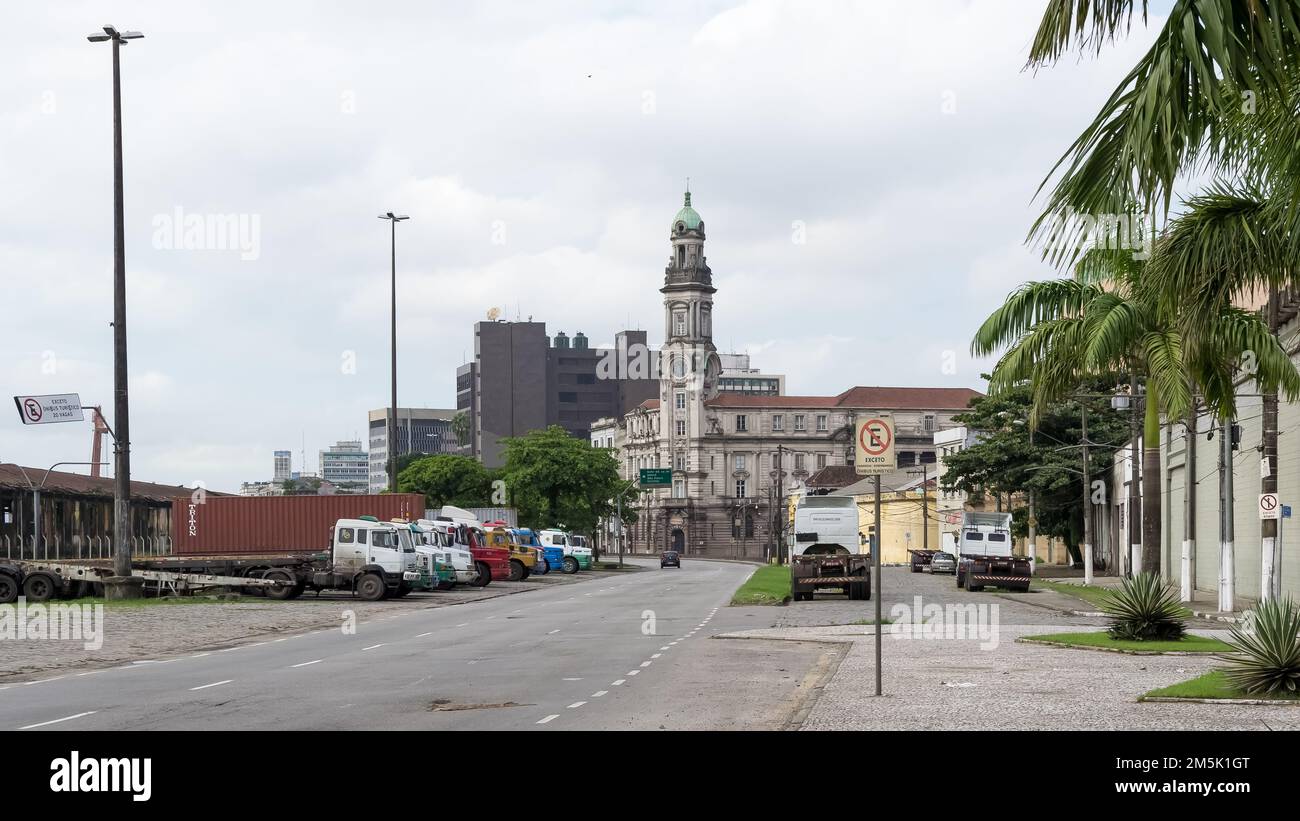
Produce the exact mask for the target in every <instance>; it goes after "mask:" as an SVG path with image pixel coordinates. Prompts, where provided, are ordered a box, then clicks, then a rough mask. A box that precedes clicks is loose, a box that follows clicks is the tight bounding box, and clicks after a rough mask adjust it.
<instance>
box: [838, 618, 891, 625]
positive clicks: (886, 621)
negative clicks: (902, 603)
mask: <svg viewBox="0 0 1300 821" xmlns="http://www.w3.org/2000/svg"><path fill="white" fill-rule="evenodd" d="M875 623H876V620H875V619H858V620H857V621H851V622H849V624H851V625H853V626H855V627H859V626H861V627H869V626H870V625H873V624H875ZM880 623H881V624H893V623H894V620H893V619H890V618H881V619H880Z"/></svg>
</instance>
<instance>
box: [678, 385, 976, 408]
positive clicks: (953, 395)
mask: <svg viewBox="0 0 1300 821" xmlns="http://www.w3.org/2000/svg"><path fill="white" fill-rule="evenodd" d="M980 396H983V394H981V393H980V392H979V391H977V390H972V389H971V388H884V387H863V386H858V387H854V388H849V389H848V390H846V391H844V392H843V393H841V394H839V395H838V396H755V395H753V394H746V393H720V394H718V395H717V396H716V397H715V398H713V399H710V400H709V401H708V402H707V403H706V404H708V405H710V406H713V407H724V408H865V409H870V410H963V409H965V408H967V407H969V406H970V402H971V400H972V399H976V398H978V397H980ZM654 401H655V403H656V406H657V405H658V400H654Z"/></svg>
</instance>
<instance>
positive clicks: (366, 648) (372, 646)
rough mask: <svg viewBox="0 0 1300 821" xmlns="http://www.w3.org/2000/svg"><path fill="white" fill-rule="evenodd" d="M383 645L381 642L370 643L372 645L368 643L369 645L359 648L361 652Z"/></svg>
mask: <svg viewBox="0 0 1300 821" xmlns="http://www.w3.org/2000/svg"><path fill="white" fill-rule="evenodd" d="M383 646H384V645H383V644H382V643H380V644H372V645H370V646H369V647H362V648H361V652H363V653H364V652H365V651H367V650H374V649H375V648H377V647H383Z"/></svg>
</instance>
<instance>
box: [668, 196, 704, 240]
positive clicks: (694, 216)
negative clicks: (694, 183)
mask: <svg viewBox="0 0 1300 821" xmlns="http://www.w3.org/2000/svg"><path fill="white" fill-rule="evenodd" d="M679 222H680V223H684V224H685V225H686V230H688V231H696V230H699V227H700V215H699V214H698V213H697V212H696V211H695V209H694V208H692V207H691V192H690V191H687V192H686V202H685V204H683V205H682V210H680V211H678V212H677V216H675V217H673V224H672V229H671V230H674V231H675V230H677V223H679Z"/></svg>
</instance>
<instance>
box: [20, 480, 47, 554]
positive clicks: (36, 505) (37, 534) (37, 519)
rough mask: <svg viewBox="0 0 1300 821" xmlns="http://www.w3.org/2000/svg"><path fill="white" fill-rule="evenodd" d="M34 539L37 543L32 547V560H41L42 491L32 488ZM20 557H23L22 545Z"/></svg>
mask: <svg viewBox="0 0 1300 821" xmlns="http://www.w3.org/2000/svg"><path fill="white" fill-rule="evenodd" d="M32 538H33V539H34V540H35V543H34V544H33V545H32V558H33V559H39V558H40V554H39V553H38V552H37V551H39V550H40V549H41V489H40V488H32ZM18 555H19V556H21V555H22V550H21V543H20V549H19V551H18Z"/></svg>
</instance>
